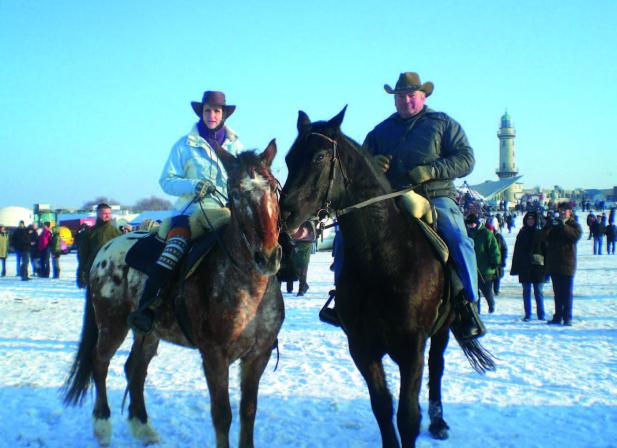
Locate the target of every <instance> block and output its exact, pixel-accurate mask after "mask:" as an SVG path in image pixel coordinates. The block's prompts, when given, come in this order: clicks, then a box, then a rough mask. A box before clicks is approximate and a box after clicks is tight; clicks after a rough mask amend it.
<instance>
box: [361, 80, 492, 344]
mask: <svg viewBox="0 0 617 448" xmlns="http://www.w3.org/2000/svg"><path fill="white" fill-rule="evenodd" d="M433 88H434V85H433V83H432V82H424V83H422V82H421V81H420V76H419V75H418V74H417V73H415V72H404V73H401V74H400V76H399V79H398V81H397V82H396V85H395V87H394V88H392V87H390V86H389V85H387V84H386V85H385V86H384V89H385V91H386V92H387V93H388V94H391V95H393V97H394V98H393V99H394V107H395V109H396V113H394V114H392V115H390V116H389V117H388V118H386V119H385V120H383V121H382V122H381V123H379V124H378V125H377V126H375V128H373V130H372V131H370V132H369V133H368V135H367V136H366V138H365V140H364V143H363V145H362V147H363V149H364V150H365V151H366V152H367V153H368V154H369V155H370V156H371V157H372V160H373V162H374V163H375V166H376V167H377V169H379V170H381V171H382V172H383V173H385V175H386V177H387V179H388V181H389V182H390V184H391V185H392V187H393V188H394V189H396V190H400V189H403V188H407V187H409V186H418V187H420V188H418V192H419V193H420V194H416V193H415V192H408V193H406V194H405V195H403V196H401V198H400V200H399V203H401V204H404V208H405V211H406V212H408V213H410V214H411V215H412V216H414V217H420V216H416V213H415V212H417V213H418V215H423V214H425V213H426V211H427V210H430V208H429V206H428V203H427V199H430V200H431V204H432V206H434V207H435V209H436V211H437V229H438V230H439V233H440V235H441V237H442V238H443V240H444V242H445V243H446V245H447V246H448V249H449V251H450V259H451V260H452V261H453V262H454V267H455V270H456V273H457V275H458V276H459V278H460V280H461V282H462V284H463V290H462V291H460V292H458V293H457V294H456V296H455V302H456V306H455V307H454V308H455V311H456V313H457V318H459V321H460V322H461V325H460V326H459V327H460V330H455V331H458V333H459V335H458V337H460V338H462V339H475V338H478V337H481V336H482V335H484V333H485V332H486V328H485V327H484V325H483V324H482V321H481V319H480V318H479V316H478V315H477V312H476V311H477V310H476V307H475V306H474V303H475V302H476V301H477V298H478V297H477V291H476V288H477V287H476V282H477V266H476V260H475V254H474V250H473V243H472V242H471V240H470V239H469V238H468V237H467V234H466V233H467V232H466V229H465V222H464V217H463V214H462V213H461V212H460V210H459V208H458V205H457V203H456V202H455V199H456V196H457V192H456V188H455V187H454V179H457V178H463V177H465V176H467V175H468V174H469V173H471V171H472V170H473V167H474V165H475V157H474V154H473V149H472V148H471V146H470V144H469V141H468V140H467V136H466V134H465V131H464V130H463V128H462V126H461V125H460V124H459V123H458V122H457V121H455V120H454V119H453V118H451V117H450V116H449V115H447V114H446V113H444V112H438V111H435V110H433V109H431V108H429V107H428V106H427V105H426V100H427V98H428V97H429V96H430V95H431V94H432V93H433ZM428 218H429V219H431V218H432V214H429V216H428Z"/></svg>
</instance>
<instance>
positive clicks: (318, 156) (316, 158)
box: [315, 152, 326, 162]
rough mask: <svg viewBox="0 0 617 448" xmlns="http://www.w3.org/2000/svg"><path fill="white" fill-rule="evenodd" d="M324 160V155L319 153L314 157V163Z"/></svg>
mask: <svg viewBox="0 0 617 448" xmlns="http://www.w3.org/2000/svg"><path fill="white" fill-rule="evenodd" d="M325 158H326V155H325V154H324V153H323V152H320V153H318V154H316V155H315V162H323V159H325Z"/></svg>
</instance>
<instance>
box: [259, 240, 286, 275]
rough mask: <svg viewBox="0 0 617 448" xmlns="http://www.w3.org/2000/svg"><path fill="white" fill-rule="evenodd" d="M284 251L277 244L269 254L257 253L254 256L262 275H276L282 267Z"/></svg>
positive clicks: (264, 252) (263, 251)
mask: <svg viewBox="0 0 617 448" xmlns="http://www.w3.org/2000/svg"><path fill="white" fill-rule="evenodd" d="M282 256H283V249H282V248H281V245H280V244H276V246H274V248H272V250H271V251H270V252H269V253H268V252H266V251H265V250H262V251H256V252H255V255H254V260H255V267H256V268H257V271H258V272H259V273H260V274H262V275H274V274H276V273H277V272H278V270H279V268H280V267H281V258H282Z"/></svg>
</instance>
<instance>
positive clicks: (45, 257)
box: [37, 221, 52, 278]
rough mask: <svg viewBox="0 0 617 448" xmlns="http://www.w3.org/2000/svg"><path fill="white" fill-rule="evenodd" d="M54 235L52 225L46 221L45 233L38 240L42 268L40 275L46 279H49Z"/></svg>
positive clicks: (44, 225) (44, 224)
mask: <svg viewBox="0 0 617 448" xmlns="http://www.w3.org/2000/svg"><path fill="white" fill-rule="evenodd" d="M51 237H52V233H51V223H50V222H49V221H45V222H44V223H43V231H42V232H41V234H40V235H39V238H38V240H37V249H38V250H39V254H40V260H41V261H40V263H41V268H40V271H39V275H40V276H41V277H44V278H49V270H50V269H49V268H50V266H49V262H50V255H51V251H50V249H51V248H50V247H49V243H50V241H51Z"/></svg>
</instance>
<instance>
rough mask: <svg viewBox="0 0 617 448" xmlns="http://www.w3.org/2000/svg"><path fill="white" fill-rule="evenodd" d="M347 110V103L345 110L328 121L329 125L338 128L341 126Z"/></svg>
mask: <svg viewBox="0 0 617 448" xmlns="http://www.w3.org/2000/svg"><path fill="white" fill-rule="evenodd" d="M346 110H347V105H345V107H343V110H341V111H340V112H339V113H338V114H337V115H336V117H334V118H332V119H331V120H330V121H328V125H330V126H332V127H335V128H337V129H340V128H341V123H343V118H345V111H346Z"/></svg>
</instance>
